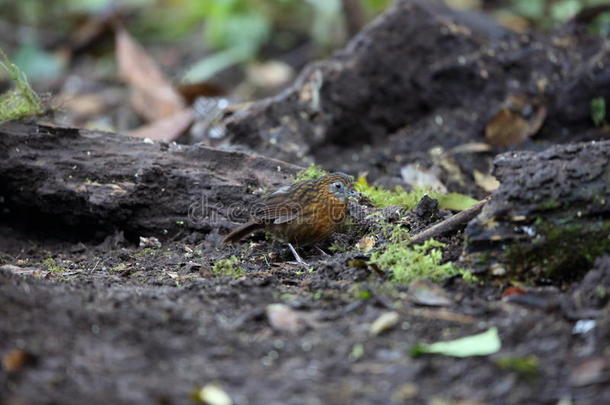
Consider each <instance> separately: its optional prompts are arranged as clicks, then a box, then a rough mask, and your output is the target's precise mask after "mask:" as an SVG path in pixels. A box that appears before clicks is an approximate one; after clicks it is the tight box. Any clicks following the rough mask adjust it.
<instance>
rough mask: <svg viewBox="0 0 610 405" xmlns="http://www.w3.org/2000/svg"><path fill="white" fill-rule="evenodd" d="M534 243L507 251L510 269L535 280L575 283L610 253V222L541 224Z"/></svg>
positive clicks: (570, 220) (576, 219)
mask: <svg viewBox="0 0 610 405" xmlns="http://www.w3.org/2000/svg"><path fill="white" fill-rule="evenodd" d="M536 234H537V236H536V237H535V239H534V240H533V242H532V243H527V244H515V245H512V246H510V247H509V248H507V249H506V258H507V262H508V264H509V266H510V268H511V269H512V270H513V271H515V272H517V273H522V272H524V271H527V270H532V269H533V270H535V271H534V273H532V275H533V276H536V277H539V276H540V275H542V276H545V277H552V278H560V279H564V280H571V279H574V278H575V277H578V276H579V275H582V273H583V272H584V271H586V270H587V269H588V268H589V267H590V266H591V265H592V263H593V261H594V260H595V258H596V257H597V256H599V255H601V254H604V253H608V252H610V237H608V235H610V221H603V220H601V219H600V220H587V219H584V218H579V217H578V216H577V215H576V214H573V215H570V214H568V215H566V216H565V217H562V218H556V219H554V220H553V221H539V222H538V223H537V224H536Z"/></svg>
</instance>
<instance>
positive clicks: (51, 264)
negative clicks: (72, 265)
mask: <svg viewBox="0 0 610 405" xmlns="http://www.w3.org/2000/svg"><path fill="white" fill-rule="evenodd" d="M42 264H43V266H45V267H46V268H47V271H50V272H52V273H63V272H64V271H65V269H64V268H63V267H61V266H58V265H57V263H56V262H55V259H53V258H52V257H47V258H46V259H44V260H43V261H42Z"/></svg>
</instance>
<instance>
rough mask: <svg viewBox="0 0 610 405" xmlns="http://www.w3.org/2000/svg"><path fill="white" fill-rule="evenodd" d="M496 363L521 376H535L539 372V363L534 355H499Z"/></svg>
mask: <svg viewBox="0 0 610 405" xmlns="http://www.w3.org/2000/svg"><path fill="white" fill-rule="evenodd" d="M496 365H497V366H498V367H500V368H501V369H504V370H509V371H512V372H514V373H516V374H517V375H518V376H519V377H521V378H535V377H537V376H538V374H539V373H540V363H539V361H538V358H537V357H536V356H525V357H509V356H505V357H501V358H499V359H497V360H496Z"/></svg>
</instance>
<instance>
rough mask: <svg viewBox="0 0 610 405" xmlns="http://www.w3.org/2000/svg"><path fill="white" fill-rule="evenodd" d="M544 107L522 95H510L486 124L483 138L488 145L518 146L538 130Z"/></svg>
mask: <svg viewBox="0 0 610 405" xmlns="http://www.w3.org/2000/svg"><path fill="white" fill-rule="evenodd" d="M545 118H546V107H545V106H544V105H542V104H540V103H539V102H537V101H536V100H532V101H531V100H529V99H528V97H527V96H526V95H524V94H518V95H510V96H509V97H508V98H507V100H506V101H505V103H504V106H503V107H502V108H500V111H498V112H497V113H496V114H495V115H494V116H493V117H492V118H491V119H490V120H489V122H488V123H487V125H486V127H485V138H486V139H487V142H488V143H489V144H490V145H493V146H497V147H507V146H514V145H518V144H520V143H521V142H523V141H525V140H526V139H527V138H529V137H531V136H533V135H535V134H536V132H538V131H539V130H540V127H542V124H543V123H544V119H545Z"/></svg>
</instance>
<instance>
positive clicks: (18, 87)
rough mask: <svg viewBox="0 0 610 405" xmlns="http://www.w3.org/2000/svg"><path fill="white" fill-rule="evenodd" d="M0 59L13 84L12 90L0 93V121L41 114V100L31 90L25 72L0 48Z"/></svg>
mask: <svg viewBox="0 0 610 405" xmlns="http://www.w3.org/2000/svg"><path fill="white" fill-rule="evenodd" d="M0 59H1V61H0V67H1V68H2V69H4V70H5V71H6V72H7V73H8V75H9V77H10V79H11V81H12V82H13V83H14V85H15V89H14V90H9V91H7V92H5V93H4V94H2V95H0V123H1V122H4V121H10V120H18V119H23V118H26V117H31V116H33V115H37V114H41V113H42V112H43V107H42V102H41V101H40V97H38V95H37V94H36V93H35V92H34V90H32V87H31V86H30V84H29V83H28V80H27V78H26V76H25V73H23V72H22V71H21V70H20V69H19V68H18V67H17V65H15V64H13V63H11V62H10V60H9V59H8V57H7V56H6V55H5V54H4V52H2V50H0Z"/></svg>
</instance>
